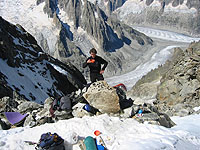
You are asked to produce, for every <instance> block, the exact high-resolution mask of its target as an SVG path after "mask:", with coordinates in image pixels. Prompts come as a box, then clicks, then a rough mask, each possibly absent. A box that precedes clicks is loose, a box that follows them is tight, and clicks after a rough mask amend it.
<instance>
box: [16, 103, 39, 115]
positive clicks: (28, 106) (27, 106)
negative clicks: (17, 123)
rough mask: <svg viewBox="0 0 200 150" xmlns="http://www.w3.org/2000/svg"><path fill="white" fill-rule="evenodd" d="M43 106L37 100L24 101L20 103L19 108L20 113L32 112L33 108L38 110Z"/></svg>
mask: <svg viewBox="0 0 200 150" xmlns="http://www.w3.org/2000/svg"><path fill="white" fill-rule="evenodd" d="M42 107H43V106H42V105H40V104H37V103H35V102H28V101H27V102H23V103H21V104H20V105H18V107H17V109H18V110H19V112H20V113H27V112H32V111H33V110H38V109H39V108H42Z"/></svg>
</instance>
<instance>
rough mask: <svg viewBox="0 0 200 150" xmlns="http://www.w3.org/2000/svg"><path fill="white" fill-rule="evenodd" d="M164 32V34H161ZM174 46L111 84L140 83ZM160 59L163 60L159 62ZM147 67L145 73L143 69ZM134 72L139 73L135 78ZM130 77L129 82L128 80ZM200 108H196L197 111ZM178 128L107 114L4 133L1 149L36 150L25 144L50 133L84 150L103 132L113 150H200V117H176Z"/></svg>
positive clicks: (70, 147)
mask: <svg viewBox="0 0 200 150" xmlns="http://www.w3.org/2000/svg"><path fill="white" fill-rule="evenodd" d="M159 32H162V31H159ZM173 47H174V46H173V45H172V46H169V47H166V48H164V49H162V50H160V51H159V52H158V53H155V54H154V55H153V56H152V58H151V59H150V60H149V62H147V63H145V64H143V65H141V66H139V67H138V68H136V70H134V71H132V72H130V73H127V74H125V75H121V76H117V77H112V80H111V81H110V84H115V83H114V81H115V80H116V79H118V80H119V81H120V82H123V83H127V86H128V87H129V85H130V86H131V85H132V83H131V82H135V81H137V79H138V78H139V76H141V75H142V74H144V73H145V72H146V71H148V70H150V69H152V67H156V66H157V65H158V64H160V63H164V62H165V61H166V59H167V58H168V57H170V54H171V52H170V50H171V49H173ZM158 57H159V59H157V58H158ZM144 67H145V68H146V70H145V71H144V69H143V68H144ZM133 73H135V74H138V77H135V79H133V78H132V76H133ZM127 78H128V79H129V80H127ZM199 109H200V107H198V108H194V110H195V111H197V110H199ZM171 119H172V120H173V121H174V122H175V123H176V126H174V127H172V128H165V127H162V126H158V125H150V124H147V123H144V124H141V123H139V122H137V121H136V120H134V119H133V118H119V117H112V116H108V115H107V114H103V115H99V116H93V117H88V116H85V117H83V118H72V119H68V120H60V121H58V122H57V123H53V124H48V123H46V124H44V125H41V126H37V127H33V128H30V127H19V128H13V129H10V130H1V131H0V149H1V150H34V149H35V146H34V145H29V144H27V143H25V142H24V141H33V142H38V141H39V139H40V136H41V134H43V133H46V132H52V133H57V134H58V135H60V136H61V137H62V138H63V139H64V140H65V148H66V149H67V150H80V148H79V146H78V144H77V143H76V141H73V140H72V139H73V137H76V139H77V140H79V139H84V138H86V137H87V136H92V137H94V138H95V135H94V131H95V130H99V131H101V133H102V134H101V136H102V138H103V140H104V141H105V144H106V146H107V148H108V149H109V150H133V148H134V150H144V149H145V150H160V149H163V150H200V115H190V116H186V117H178V116H177V117H172V118H171Z"/></svg>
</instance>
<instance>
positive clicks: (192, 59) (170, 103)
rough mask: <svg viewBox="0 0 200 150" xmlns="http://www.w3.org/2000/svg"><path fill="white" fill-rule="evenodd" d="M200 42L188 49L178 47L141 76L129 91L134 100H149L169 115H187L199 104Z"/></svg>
mask: <svg viewBox="0 0 200 150" xmlns="http://www.w3.org/2000/svg"><path fill="white" fill-rule="evenodd" d="M199 47H200V43H199V42H197V43H195V42H193V43H191V44H190V46H189V47H188V48H187V49H186V51H183V50H181V49H180V48H176V49H175V51H174V55H173V58H172V59H171V60H169V61H167V62H166V63H165V64H164V65H163V66H159V67H158V68H157V69H155V70H153V71H151V72H149V73H148V74H147V75H145V76H144V77H142V79H141V80H139V81H138V82H137V83H136V85H135V86H134V87H133V88H132V90H130V91H129V92H128V95H129V97H131V98H132V99H134V100H135V103H136V102H138V103H140V104H141V103H144V102H150V103H154V104H156V106H157V107H158V110H159V111H161V112H164V113H166V114H168V115H170V116H173V115H177V116H186V115H189V114H193V113H199V112H198V111H197V112H196V111H195V107H199V106H200V102H199V99H200V95H199V92H200V91H199V90H200V84H199V82H200V79H199V76H200V75H199V73H200V71H199V67H200V52H199Z"/></svg>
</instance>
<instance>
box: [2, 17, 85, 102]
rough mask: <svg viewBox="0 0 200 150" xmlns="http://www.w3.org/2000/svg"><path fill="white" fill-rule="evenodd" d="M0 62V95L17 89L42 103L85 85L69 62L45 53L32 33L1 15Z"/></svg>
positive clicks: (77, 71) (19, 92) (82, 78)
mask: <svg viewBox="0 0 200 150" xmlns="http://www.w3.org/2000/svg"><path fill="white" fill-rule="evenodd" d="M0 61H1V65H0V66H1V67H0V68H1V69H0V71H1V72H0V81H1V82H0V88H1V91H0V95H1V97H4V96H10V97H12V95H13V94H12V93H13V91H17V93H18V94H20V95H21V96H24V97H25V98H26V99H28V100H33V101H37V102H38V103H43V102H44V100H45V99H46V98H47V97H49V96H53V97H57V96H58V95H63V94H67V93H71V92H73V91H76V90H77V89H79V88H82V87H83V84H86V81H85V79H84V77H83V75H82V74H81V73H80V72H79V70H78V69H76V68H75V67H74V66H73V65H72V64H71V63H70V62H66V63H65V64H64V63H62V62H60V61H58V60H57V59H54V58H52V57H51V56H49V55H48V54H46V53H44V52H43V51H42V49H41V48H40V46H39V45H38V44H37V41H36V40H35V39H34V37H33V36H31V35H30V34H29V33H28V32H26V31H25V30H24V29H23V28H22V27H21V26H20V25H17V26H14V25H12V24H10V23H9V22H7V21H5V20H4V19H3V18H2V17H0ZM38 95H40V97H38Z"/></svg>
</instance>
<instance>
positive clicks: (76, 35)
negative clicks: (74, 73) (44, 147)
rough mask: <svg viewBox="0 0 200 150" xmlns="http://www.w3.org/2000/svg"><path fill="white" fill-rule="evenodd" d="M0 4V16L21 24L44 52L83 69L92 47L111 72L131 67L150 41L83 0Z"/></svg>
mask: <svg viewBox="0 0 200 150" xmlns="http://www.w3.org/2000/svg"><path fill="white" fill-rule="evenodd" d="M0 6H1V9H0V14H1V15H2V17H4V18H5V19H6V20H8V21H10V22H12V23H18V24H20V25H22V26H23V27H24V28H25V29H26V30H27V31H28V32H30V33H31V34H32V35H33V36H34V37H35V38H36V40H37V41H38V43H39V45H40V46H41V47H42V49H43V50H44V51H45V52H47V53H48V54H50V55H51V56H54V57H55V58H58V59H59V60H61V61H63V62H69V61H70V62H72V63H73V65H75V66H76V67H77V68H78V69H79V70H81V71H82V72H83V68H82V63H83V61H85V59H86V56H87V55H89V54H88V51H89V50H90V48H92V47H95V48H96V49H97V50H98V54H99V55H101V56H103V57H104V58H105V59H106V60H108V61H109V65H108V68H107V69H106V70H107V71H106V72H105V74H107V75H114V74H121V73H123V72H125V71H128V70H131V69H133V68H134V67H135V65H134V64H137V61H139V59H140V57H141V55H145V54H146V53H147V52H148V49H149V48H150V47H151V46H152V45H153V41H152V39H150V38H149V37H147V36H145V35H144V34H142V33H140V32H137V31H136V30H134V29H132V28H130V27H129V26H127V25H124V24H122V23H121V22H120V21H119V20H117V19H113V18H110V17H108V16H107V15H106V14H105V13H104V12H103V11H102V10H101V9H100V8H99V7H98V5H95V4H93V3H91V2H89V1H86V0H82V1H81V0H75V1H73V0H45V1H44V0H37V1H34V0H21V1H18V0H12V1H11V0H2V1H0ZM127 64H130V65H127ZM132 64H133V65H132Z"/></svg>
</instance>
